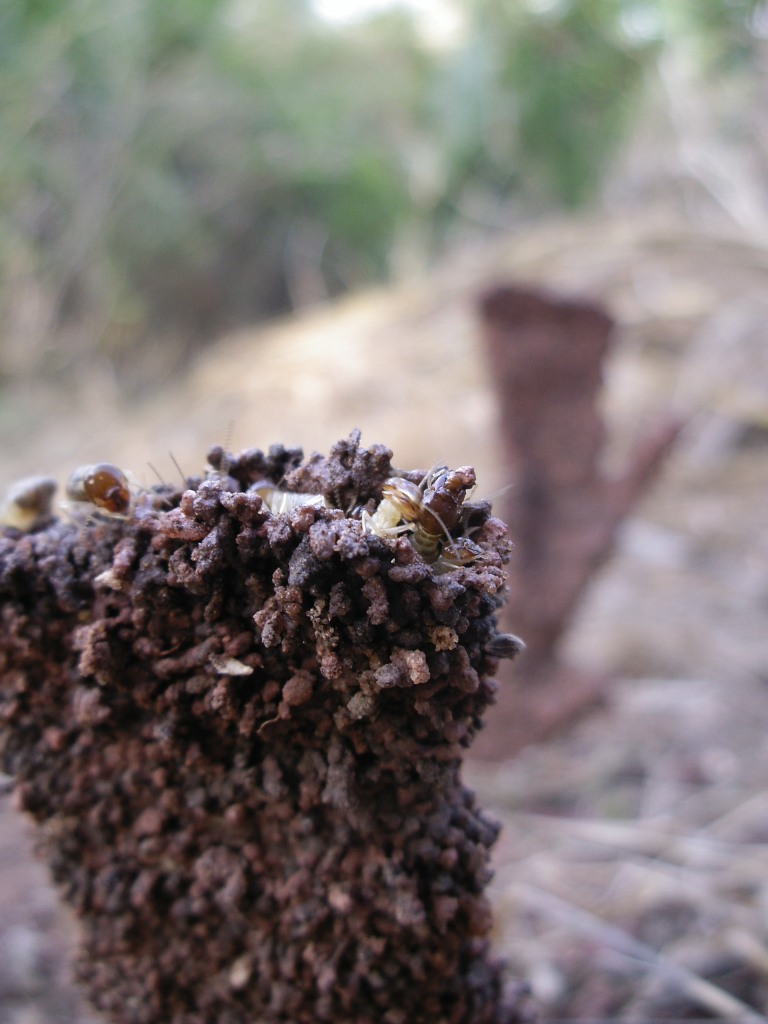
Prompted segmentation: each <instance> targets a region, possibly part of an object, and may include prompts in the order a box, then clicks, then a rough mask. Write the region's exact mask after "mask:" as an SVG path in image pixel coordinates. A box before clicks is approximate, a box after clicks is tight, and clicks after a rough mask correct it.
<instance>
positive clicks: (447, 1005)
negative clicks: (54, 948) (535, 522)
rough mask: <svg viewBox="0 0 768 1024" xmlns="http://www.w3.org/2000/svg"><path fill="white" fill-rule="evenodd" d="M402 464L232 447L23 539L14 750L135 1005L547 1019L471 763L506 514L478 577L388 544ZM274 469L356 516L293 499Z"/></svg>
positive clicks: (21, 796) (126, 1015)
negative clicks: (100, 510) (514, 953)
mask: <svg viewBox="0 0 768 1024" xmlns="http://www.w3.org/2000/svg"><path fill="white" fill-rule="evenodd" d="M390 457H391V453H390V452H389V451H388V450H387V449H385V448H382V447H380V446H374V447H372V448H370V449H362V448H360V447H359V438H358V436H357V435H356V434H353V435H352V436H351V437H350V438H349V439H347V440H345V441H341V442H339V443H338V444H336V445H335V446H334V447H333V449H332V451H331V453H330V456H329V457H328V458H323V457H321V456H313V457H311V458H310V459H309V460H307V461H306V462H302V454H301V452H300V451H298V450H289V449H285V448H283V447H282V446H275V447H273V448H271V449H270V450H269V452H268V453H267V454H264V453H262V452H261V451H257V450H248V451H246V452H243V453H241V454H240V455H238V456H236V457H232V456H228V455H226V454H225V453H224V452H223V451H222V450H221V449H220V448H217V449H213V450H212V452H211V453H210V455H209V462H210V464H211V470H210V471H209V472H208V473H207V474H206V476H205V477H203V478H201V479H191V480H188V481H187V482H186V487H185V489H184V490H178V491H174V490H173V489H172V488H171V487H159V488H157V489H156V490H155V491H153V492H151V493H147V492H145V493H143V494H140V495H138V496H137V498H136V503H135V507H134V509H133V511H132V513H131V514H130V515H129V516H128V517H127V518H124V519H117V518H102V517H99V516H98V515H94V516H92V517H91V518H90V519H89V520H87V521H83V522H69V521H61V520H53V521H51V522H49V523H48V524H42V525H41V527H40V528H39V529H37V530H36V531H35V532H32V533H26V534H25V533H21V532H19V531H17V530H15V529H12V528H6V529H4V530H3V531H2V533H1V534H0V615H1V616H2V633H1V634H0V755H1V758H0V763H1V764H2V768H3V769H4V770H5V771H8V772H10V773H11V774H12V775H13V776H14V777H15V780H16V787H17V790H16V791H17V799H18V802H19V803H20V805H21V806H22V807H23V808H24V809H25V810H27V811H28V812H30V813H31V814H32V815H33V817H34V818H35V819H36V820H37V821H38V823H39V824H40V825H41V826H42V827H41V830H40V831H41V836H42V845H43V848H44V851H45V855H46V857H47V860H48V862H49V864H50V867H51V869H52V872H53V875H54V877H55V879H56V881H57V882H58V884H59V886H60V888H61V890H62V892H63V895H64V897H65V898H66V900H67V901H68V902H69V903H71V904H72V905H73V906H74V908H75V910H76V911H77V913H78V915H79V916H80V917H81V919H82V922H83V943H82V949H81V952H80V956H79V960H78V973H79V976H80V978H81V979H82V981H83V982H84V984H85V987H86V991H87V993H88V995H89V997H90V998H91V1000H92V1001H93V1003H94V1005H95V1006H96V1007H98V1008H99V1009H100V1010H101V1011H102V1012H104V1013H105V1014H106V1015H107V1016H108V1017H109V1018H111V1019H112V1020H114V1021H117V1022H121V1024H123V1022H124V1024H150V1022H152V1024H156V1022H160V1021H162V1022H164V1024H165V1022H169V1024H170V1022H173V1024H181V1022H183V1024H199V1022H216V1024H245V1022H249V1024H250V1022H253V1021H255V1020H258V1021H259V1022H261V1024H277V1022H284V1024H309V1022H313V1024H314V1022H318V1021H329V1022H330V1021H332V1022H334V1024H345V1022H347V1024H352V1022H354V1024H406V1022H407V1024H510V1022H513V1021H518V1020H520V1019H521V1018H522V1017H523V1016H524V1015H525V1010H524V1005H523V1004H524V1002H525V1000H524V996H523V995H522V990H521V988H520V987H519V986H516V985H515V984H514V983H507V984H506V985H505V984H504V981H503V970H502V966H501V965H500V964H499V963H497V962H496V961H495V960H494V959H493V958H492V956H491V955H490V953H489V946H488V932H489V928H490V923H491V920H490V909H489V905H488V902H487V900H486V898H485V897H484V895H483V888H484V886H485V885H486V883H487V882H488V880H489V869H488V853H489V849H490V847H491V845H492V843H493V842H494V840H495V838H496V835H497V831H498V826H497V825H496V823H495V822H494V821H492V820H490V819H489V818H487V817H486V816H485V815H484V814H483V813H482V811H480V810H479V809H478V808H477V806H476V804H475V800H474V797H473V794H472V792H471V791H469V790H468V789H466V788H465V787H464V785H463V784H462V781H461V777H460V767H461V758H462V754H463V752H464V750H465V748H466V747H467V746H468V745H469V744H470V742H471V740H472V737H473V735H474V733H475V732H476V730H477V729H478V727H479V725H480V716H481V714H482V712H483V711H484V709H485V708H486V706H487V705H488V704H489V702H490V701H491V700H492V698H493V692H494V686H495V684H494V683H493V682H492V681H491V680H490V678H489V677H490V675H491V674H492V673H493V672H494V670H495V668H496V664H497V663H496V660H495V658H494V657H492V656H491V653H490V652H492V651H494V652H496V651H498V648H499V641H498V640H497V639H495V638H496V619H495V613H496V610H497V608H498V605H499V603H500V600H501V598H502V595H503V592H504V586H505V574H504V571H503V562H504V561H505V559H506V555H507V550H508V547H509V545H508V541H507V539H506V530H505V527H504V526H503V524H502V523H501V522H499V521H498V520H497V519H494V518H492V517H491V515H490V510H489V508H488V506H487V505H479V506H477V508H476V509H475V510H474V511H473V513H472V542H473V544H474V545H476V548H474V547H473V549H472V550H473V552H475V556H474V557H473V558H472V559H471V561H469V564H465V565H462V566H460V567H453V566H448V567H445V566H442V567H440V566H437V565H429V564H427V563H426V562H425V561H424V560H423V559H422V557H421V556H420V555H419V553H418V552H417V550H416V549H415V548H414V546H413V544H412V542H411V539H410V538H409V536H408V535H405V536H399V537H392V538H382V537H379V536H376V535H374V534H373V533H371V532H369V531H366V530H365V529H364V527H363V524H362V523H361V520H360V514H361V509H363V508H365V509H367V510H369V511H373V510H375V508H376V506H377V503H378V501H379V500H380V497H381V485H382V483H383V482H384V481H385V480H386V479H387V477H389V476H391V475H392V474H393V472H394V471H393V469H392V467H391V464H390ZM411 476H412V478H413V479H414V480H417V479H418V474H412V475H411ZM264 479H266V480H268V481H272V482H273V484H274V485H276V486H279V487H280V488H281V489H285V490H289V491H296V492H301V493H306V494H310V495H320V494H322V495H324V496H325V498H326V499H327V501H328V503H329V505H330V506H331V507H328V508H326V507H319V506H318V505H316V504H315V505H302V506H301V507H298V508H296V509H294V510H293V511H290V512H287V513H280V514H274V513H272V512H271V511H270V510H269V508H268V507H267V505H266V504H265V503H264V502H263V500H262V498H261V497H260V496H259V495H258V494H257V493H256V492H255V490H251V491H249V487H250V486H251V485H253V484H255V483H257V482H258V481H261V480H264ZM494 641H495V643H494ZM502 646H503V644H502Z"/></svg>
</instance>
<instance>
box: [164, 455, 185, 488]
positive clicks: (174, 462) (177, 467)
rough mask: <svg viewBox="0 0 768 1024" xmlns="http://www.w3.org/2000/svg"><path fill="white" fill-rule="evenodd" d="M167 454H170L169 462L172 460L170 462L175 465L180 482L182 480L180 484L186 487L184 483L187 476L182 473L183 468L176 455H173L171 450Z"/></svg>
mask: <svg viewBox="0 0 768 1024" xmlns="http://www.w3.org/2000/svg"><path fill="white" fill-rule="evenodd" d="M168 455H169V456H170V459H171V462H172V463H173V464H174V466H175V467H176V471H177V473H178V474H179V476H180V477H181V482H182V484H183V485H184V486H185V487H186V485H187V477H186V474H185V473H184V470H183V469H182V468H181V466H180V465H179V461H178V459H177V458H176V456H175V455H174V454H173V452H172V451H169V452H168Z"/></svg>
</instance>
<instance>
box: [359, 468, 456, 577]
mask: <svg viewBox="0 0 768 1024" xmlns="http://www.w3.org/2000/svg"><path fill="white" fill-rule="evenodd" d="M474 486H475V471H474V469H472V467H471V466H461V467H459V469H448V467H447V466H436V467H435V468H434V469H431V470H430V471H429V472H428V473H427V474H426V476H425V477H424V479H423V480H422V481H421V483H419V484H414V483H412V482H411V481H410V480H406V479H405V478H404V477H399V476H393V477H390V478H389V479H388V480H387V481H386V482H385V483H384V486H383V487H382V489H381V495H382V497H381V501H380V502H379V505H378V508H377V509H376V511H375V512H374V513H373V515H370V514H369V513H366V512H364V513H363V524H364V526H365V528H366V529H367V530H370V531H371V533H375V534H376V535H377V536H379V537H384V538H391V537H397V536H399V535H400V534H403V533H410V534H411V540H412V541H413V546H414V547H415V548H416V550H417V551H418V552H419V554H420V555H421V556H422V558H423V559H424V561H425V562H430V563H432V562H436V561H437V560H438V558H439V557H440V554H441V552H442V551H443V550H444V549H447V548H449V547H450V545H451V543H452V535H453V532H454V531H456V530H457V529H459V527H460V526H461V523H462V516H463V512H464V500H465V498H466V496H467V493H468V492H469V491H471V490H472V488H473V487H474Z"/></svg>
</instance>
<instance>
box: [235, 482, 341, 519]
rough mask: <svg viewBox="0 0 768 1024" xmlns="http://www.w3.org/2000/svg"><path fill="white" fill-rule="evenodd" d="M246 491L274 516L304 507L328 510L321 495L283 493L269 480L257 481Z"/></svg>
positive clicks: (326, 502) (325, 501)
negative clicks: (252, 494) (255, 496)
mask: <svg viewBox="0 0 768 1024" xmlns="http://www.w3.org/2000/svg"><path fill="white" fill-rule="evenodd" d="M248 490H249V491H250V492H251V493H255V494H258V495H259V497H260V498H261V499H262V501H263V502H264V504H265V505H266V507H267V508H268V509H269V511H270V512H272V513H273V514H274V515H279V514H280V513H281V512H293V510H294V509H296V508H303V507H304V506H305V505H312V506H314V507H315V508H330V505H329V504H328V501H327V499H326V497H325V495H323V494H303V493H301V492H299V491H283V490H280V488H279V487H276V486H275V485H274V484H273V483H270V481H269V480H259V481H258V482H257V483H255V484H252V485H251V486H250V487H249V488H248Z"/></svg>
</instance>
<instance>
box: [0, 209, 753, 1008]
mask: <svg viewBox="0 0 768 1024" xmlns="http://www.w3.org/2000/svg"><path fill="white" fill-rule="evenodd" d="M505 279H510V280H516V281H531V282H540V283H545V284H547V285H548V286H550V287H552V288H556V289H558V290H561V291H566V292H570V293H578V294H582V295H588V296H591V297H593V298H597V299H599V300H601V301H603V302H604V303H605V304H606V305H607V306H608V308H609V309H610V311H611V312H612V313H613V314H614V315H615V316H616V318H617V320H618V323H619V333H618V336H617V347H616V351H615V354H614V356H613V357H612V359H611V361H610V364H609V366H608V367H607V385H606V393H605V409H606V415H607V416H608V418H609V422H610V423H611V425H612V430H613V437H614V442H613V444H612V448H611V450H610V451H609V452H608V453H607V454H606V461H607V463H608V465H609V466H610V465H620V463H621V459H622V456H623V454H624V452H625V451H626V450H627V448H628V446H629V445H630V443H631V440H632V438H633V437H634V436H635V435H636V433H637V432H638V431H639V430H641V429H642V428H643V426H644V424H645V423H647V422H648V420H649V419H651V418H652V417H653V415H654V412H655V411H656V410H660V409H666V408H669V407H670V406H672V407H674V408H676V409H678V410H684V411H686V412H688V413H690V414H691V421H690V424H689V426H688V428H687V429H686V431H685V433H684V435H683V437H682V439H681V441H680V443H679V445H678V447H677V449H676V451H675V453H674V455H673V457H672V458H671V459H670V461H669V462H668V464H667V466H666V468H665V471H664V473H663V475H662V476H661V478H660V479H659V481H658V482H657V485H656V486H655V488H654V489H653V491H652V493H650V494H649V495H648V497H647V499H646V501H645V502H644V503H643V505H642V507H640V508H639V509H638V510H637V511H636V513H635V515H634V516H633V518H632V519H631V520H630V521H629V522H627V524H626V527H625V529H624V530H623V532H622V536H621V538H620V544H619V550H618V552H617V555H616V557H615V558H614V559H613V560H612V561H611V563H610V564H609V565H608V566H607V567H606V568H605V570H604V571H603V572H602V573H601V574H600V576H599V577H598V578H597V579H596V580H595V583H594V586H593V587H592V589H591V592H590V593H589V595H588V596H587V599H586V600H585V602H584V604H583V606H582V608H581V611H580V614H579V617H578V621H577V622H576V624H575V626H574V629H573V631H572V634H571V635H570V637H569V639H568V643H567V648H568V654H569V656H570V657H571V658H572V659H573V661H575V662H578V663H579V664H580V665H584V666H587V667H591V668H596V669H599V670H601V671H610V672H612V673H614V674H615V676H616V682H615V684H614V685H613V687H612V689H611V691H610V695H609V698H608V700H607V701H606V703H605V705H604V706H603V707H602V708H600V709H599V710H598V711H596V712H595V713H594V714H592V715H590V716H589V718H588V719H586V720H584V721H582V722H581V723H578V724H576V725H575V726H574V727H573V728H572V729H570V730H569V731H568V733H567V734H565V735H562V736H560V737H558V738H556V739H554V740H552V741H551V742H549V743H547V744H546V745H542V746H539V747H536V748H528V749H527V750H526V751H524V752H523V753H522V755H520V756H519V757H518V758H517V759H516V760H514V761H512V762H510V763H508V764H504V765H500V766H498V767H496V768H488V767H484V766H480V765H478V764H474V765H473V764H472V763H470V764H469V765H468V766H467V777H468V778H469V779H470V781H471V783H472V784H473V785H474V786H475V788H476V789H477V790H478V791H479V792H480V793H481V795H482V798H483V800H484V802H485V803H486V804H487V805H488V806H491V807H492V808H493V809H494V810H495V811H496V813H497V814H498V815H499V817H500V818H501V819H502V821H503V823H504V826H505V828H504V832H503V834H502V838H501V840H500V842H499V845H498V848H497V851H496V858H495V859H496V867H497V873H496V879H495V881H494V883H493V888H492V895H493V897H494V900H495V903H496V911H497V940H498V946H499V948H500V949H501V950H502V951H503V952H504V953H505V954H506V955H507V956H509V958H510V959H511V962H512V965H513V968H514V970H515V971H516V972H517V973H518V974H520V975H524V976H527V977H528V978H530V980H531V983H532V986H533V989H534V992H535V994H536V996H537V998H538V999H539V1001H540V1003H541V1006H542V1013H543V1016H544V1018H545V1019H546V1020H555V1019H560V1018H569V1019H578V1020H606V1019H608V1018H618V1019H621V1020H627V1021H635V1022H639V1021H644V1020H648V1019H663V1020H681V1019H693V1018H709V1017H713V1016H715V1017H720V1018H722V1019H729V1020H743V1021H768V658H767V657H766V655H768V629H766V617H767V616H766V612H767V611H768V530H766V519H767V518H768V512H767V503H766V495H767V494H768V458H767V457H766V443H767V441H768V340H767V339H766V333H768V327H766V325H767V324H768V289H766V282H767V281H768V240H755V239H754V238H749V237H746V236H744V234H743V233H742V234H739V233H736V232H734V231H731V230H726V229H724V228H718V229H715V228H711V229H704V228H694V227H691V225H686V224H682V223H678V222H674V221H671V220H670V219H669V218H668V217H665V216H662V215H659V216H646V217H643V218H642V220H636V221H627V220H617V219H615V218H610V217H602V218H594V219H592V220H582V221H578V222H570V223H565V224H556V225H551V226H548V227H544V228H538V229H536V230H532V231H529V232H526V233H522V234H521V235H520V236H519V237H516V238H512V239H509V240H507V241H505V242H504V243H500V244H496V245H495V246H494V247H491V248H485V249H482V250H475V251H471V252H468V253H465V254H463V256H462V258H461V259H457V260H456V261H455V262H454V263H453V265H452V266H450V267H447V268H445V269H444V270H443V271H442V272H441V273H440V274H439V275H436V276H435V277H434V278H433V279H430V280H428V281H423V282H413V283H412V284H410V285H409V286H407V287H404V288H400V289H396V290H391V291H386V292H381V293H375V294H371V295H367V296H360V297H356V298H352V299H349V300H347V301H345V302H342V303H340V304H339V305H338V306H335V307H332V308H328V309H322V310H319V311H316V312H315V313H312V314H307V315H305V316H303V317H301V318H298V319H296V320H293V321H290V322H286V323H284V324H281V325H277V326H274V327H270V328H268V329H265V330H263V331H250V332H243V333H241V334H239V335H237V336H235V337H231V338H227V339H223V340H222V341H221V342H220V343H219V344H218V345H216V346H215V347H213V348H211V349H210V350H209V351H208V352H207V353H206V354H205V355H204V356H203V357H202V358H201V359H200V361H199V362H198V363H197V364H196V365H195V366H193V367H191V368H190V370H189V373H188V374H187V375H186V376H185V377H184V378H183V379H181V380H178V381H176V382H174V384H173V385H172V386H171V385H169V386H168V387H166V388H164V390H163V391H162V394H155V395H154V396H149V397H148V398H147V399H146V401H145V402H144V403H142V404H141V405H140V406H134V407H132V408H127V409H126V408H123V406H122V405H121V402H120V400H119V396H118V391H117V389H116V387H115V385H114V382H113V381H111V380H110V379H109V377H108V376H105V375H102V376H101V377H99V378H98V379H93V380H86V381H84V384H83V389H82V391H81V392H79V393H78V394H77V395H71V394H70V395H67V394H60V393H59V394H51V393H50V392H48V391H46V390H45V389H41V388H35V387H31V388H30V389H29V391H28V392H27V393H25V394H17V396H16V398H15V400H14V401H13V402H11V401H8V402H6V404H5V406H4V407H3V409H2V412H0V429H1V430H2V433H3V437H4V445H3V452H2V456H1V457H0V471H1V476H0V479H2V480H3V481H4V482H8V481H10V480H12V479H14V478H15V477H17V476H20V475H23V474H25V473H29V472H53V473H54V474H55V475H57V476H59V477H60V478H64V477H65V476H66V475H67V473H68V472H69V471H70V470H71V469H72V468H73V467H74V466H76V465H78V464H81V463H83V462H88V461H94V460H97V459H110V460H112V461H116V462H119V463H120V464H121V465H124V466H126V467H127V468H130V469H131V470H132V471H133V472H134V474H135V475H136V476H137V477H139V479H144V480H146V481H147V482H151V481H152V471H151V470H150V469H149V467H148V463H150V462H151V463H152V464H153V465H154V466H156V467H157V469H158V470H159V471H160V472H161V473H162V474H163V475H169V474H170V473H173V472H175V470H174V468H173V464H172V462H171V459H170V457H169V455H168V452H169V451H172V452H173V454H174V456H175V458H176V459H177V460H178V461H179V462H180V464H181V465H182V466H183V467H184V469H185V470H186V471H187V472H193V471H198V470H199V469H200V468H201V466H202V462H203V457H204V452H205V449H206V448H207V447H208V446H209V445H210V444H211V443H213V442H216V441H225V440H229V442H230V445H231V447H234V448H239V447H244V446H246V445H257V446H259V447H264V446H267V445H269V444H270V443H272V442H274V441H281V442H283V443H286V444H288V443H297V444H301V445H303V446H304V447H305V449H307V450H311V449H318V450H324V449H327V447H328V445H329V444H330V443H331V442H332V441H333V440H335V439H336V438H338V437H339V436H342V435H345V434H347V433H348V432H349V430H350V429H351V428H352V427H353V426H360V427H362V429H363V439H364V441H367V442H374V441H381V442H384V443H386V444H388V445H389V446H390V447H392V448H393V449H394V452H395V461H396V462H397V463H398V464H400V465H403V466H408V467H411V466H416V465H421V466H428V465H430V464H432V463H434V462H437V461H448V462H450V463H452V464H460V463H464V462H469V463H472V464H474V465H475V466H476V468H477V470H478V478H479V481H480V488H479V493H480V495H481V496H485V495H489V494H493V493H494V492H496V491H498V490H500V489H501V488H502V487H504V485H505V483H506V482H508V476H507V475H505V470H504V466H503V465H501V463H500V458H499V455H498V448H497V444H496V438H495V399H494V395H493V392H492V389H491V385H490V382H489V380H488V378H487V374H486V371H485V368H484V361H483V353H482V350H481V347H480V340H479V335H478V331H477V329H476V323H475V317H474V301H475V297H476V295H477V293H478V291H479V290H480V289H481V288H482V287H484V286H486V285H488V284H490V283H493V282H495V281H498V280H505ZM228 434H229V435H230V436H229V438H227V435H228ZM23 833H24V828H23V826H21V825H20V824H19V822H18V821H16V820H15V819H12V818H11V816H10V811H9V810H8V801H7V798H6V800H5V803H4V804H3V805H2V808H0V895H1V901H0V1024H53V1022H60V1024H65V1022H73V1024H74V1022H75V1021H78V1022H81V1024H83V1022H84V1021H85V1020H86V1017H85V1016H83V1014H84V1012H85V1011H84V1010H83V1008H82V1006H80V1007H78V1005H77V1002H76V999H75V996H74V995H73V993H72V991H71V988H70V987H69V986H68V985H67V983H66V969H65V967H64V966H63V964H64V960H63V959H62V957H63V953H62V950H63V948H64V945H65V944H64V943H63V936H65V935H67V934H69V933H71V930H72V927H73V926H72V923H71V922H70V921H69V920H68V919H67V918H66V916H63V915H62V913H60V912H59V911H57V910H56V909H55V904H54V902H53V901H52V897H51V892H50V890H49V889H48V888H47V886H46V883H45V880H44V873H43V871H42V868H41V867H40V866H39V865H38V864H36V863H35V862H34V861H33V860H32V859H31V857H30V853H29V849H30V847H29V844H28V841H27V840H25V839H24V835H23Z"/></svg>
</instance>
